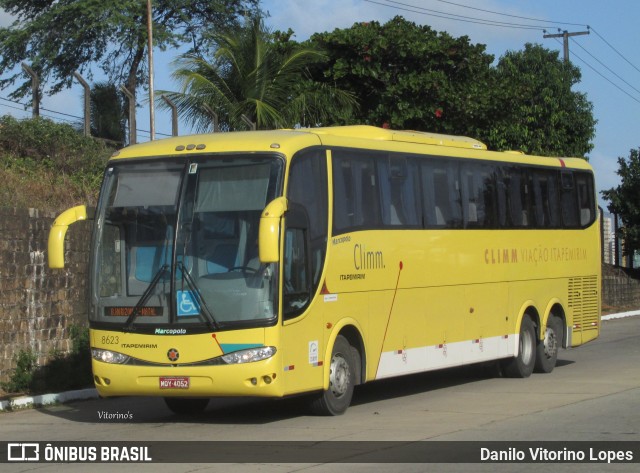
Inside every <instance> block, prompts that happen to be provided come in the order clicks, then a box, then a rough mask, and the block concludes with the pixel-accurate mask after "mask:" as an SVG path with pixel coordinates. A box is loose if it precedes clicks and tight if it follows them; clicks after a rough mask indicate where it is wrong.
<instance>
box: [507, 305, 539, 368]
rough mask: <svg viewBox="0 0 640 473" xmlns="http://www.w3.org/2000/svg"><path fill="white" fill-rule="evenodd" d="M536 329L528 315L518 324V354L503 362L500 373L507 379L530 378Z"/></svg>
mask: <svg viewBox="0 0 640 473" xmlns="http://www.w3.org/2000/svg"><path fill="white" fill-rule="evenodd" d="M537 338H538V337H537V336H536V327H535V325H534V324H533V321H532V320H531V318H530V317H529V316H528V315H525V316H524V317H523V319H522V323H521V324H520V337H519V340H518V345H519V346H518V354H517V355H516V356H515V357H513V358H508V359H507V360H505V361H503V364H502V373H503V374H504V375H505V376H506V377H507V378H527V377H529V376H531V373H532V372H533V367H534V366H535V364H536V340H537Z"/></svg>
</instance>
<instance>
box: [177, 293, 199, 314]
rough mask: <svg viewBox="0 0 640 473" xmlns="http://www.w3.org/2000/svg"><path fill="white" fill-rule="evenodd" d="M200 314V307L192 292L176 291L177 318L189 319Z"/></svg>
mask: <svg viewBox="0 0 640 473" xmlns="http://www.w3.org/2000/svg"><path fill="white" fill-rule="evenodd" d="M199 314H200V306H198V303H197V302H196V298H195V297H194V295H193V292H192V291H178V317H189V316H193V315H199Z"/></svg>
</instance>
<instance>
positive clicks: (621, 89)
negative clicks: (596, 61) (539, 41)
mask: <svg viewBox="0 0 640 473" xmlns="http://www.w3.org/2000/svg"><path fill="white" fill-rule="evenodd" d="M556 41H557V42H558V44H562V43H560V40H558V39H556ZM573 55H574V56H575V57H576V58H578V59H579V60H580V61H581V62H582V63H583V64H584V65H585V66H587V67H588V68H589V69H591V70H592V71H593V72H595V73H596V74H598V75H599V76H600V77H602V78H603V79H604V80H606V81H607V82H609V84H611V85H612V86H614V87H615V88H616V89H618V90H619V91H620V92H622V93H623V94H625V95H627V96H628V97H629V98H630V99H631V100H634V101H635V102H638V103H640V99H637V98H636V97H634V96H633V95H631V94H630V93H629V92H627V91H626V90H624V89H623V88H622V87H620V86H619V85H618V84H616V83H615V82H613V81H612V80H611V79H609V78H608V77H607V76H605V75H604V74H602V73H601V72H600V71H598V70H597V69H596V68H595V67H594V66H592V65H591V64H589V63H588V62H587V61H585V60H584V59H582V58H581V57H580V56H579V55H578V54H576V53H574V54H573Z"/></svg>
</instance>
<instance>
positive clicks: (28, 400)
mask: <svg viewBox="0 0 640 473" xmlns="http://www.w3.org/2000/svg"><path fill="white" fill-rule="evenodd" d="M638 315H640V310H634V311H629V312H620V313H617V314H608V315H603V316H602V317H601V319H602V320H603V321H607V320H614V319H621V318H624V317H634V316H638ZM97 398H98V392H97V391H96V390H95V388H88V389H78V390H75V391H66V392H63V393H59V394H39V395H37V396H20V397H16V398H13V399H9V400H5V401H0V412H2V411H12V410H17V409H26V408H30V407H42V406H47V405H50V404H58V403H60V404H63V403H65V402H71V401H82V400H87V399H97Z"/></svg>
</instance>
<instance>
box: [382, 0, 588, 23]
mask: <svg viewBox="0 0 640 473" xmlns="http://www.w3.org/2000/svg"><path fill="white" fill-rule="evenodd" d="M387 1H389V2H390V3H396V2H391V0H387ZM436 2H440V3H447V4H449V5H455V6H457V7H461V8H468V9H469V10H476V11H481V12H485V13H492V14H494V15H500V16H506V17H509V18H518V19H519V20H529V21H541V22H544V23H553V24H556V25H568V26H587V25H583V24H580V23H568V22H566V21H552V20H546V19H543V18H531V17H528V16H520V15H510V14H508V13H502V12H497V11H493V10H485V9H484V8H478V7H472V6H469V5H463V4H462V3H455V2H449V1H447V0H436Z"/></svg>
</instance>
